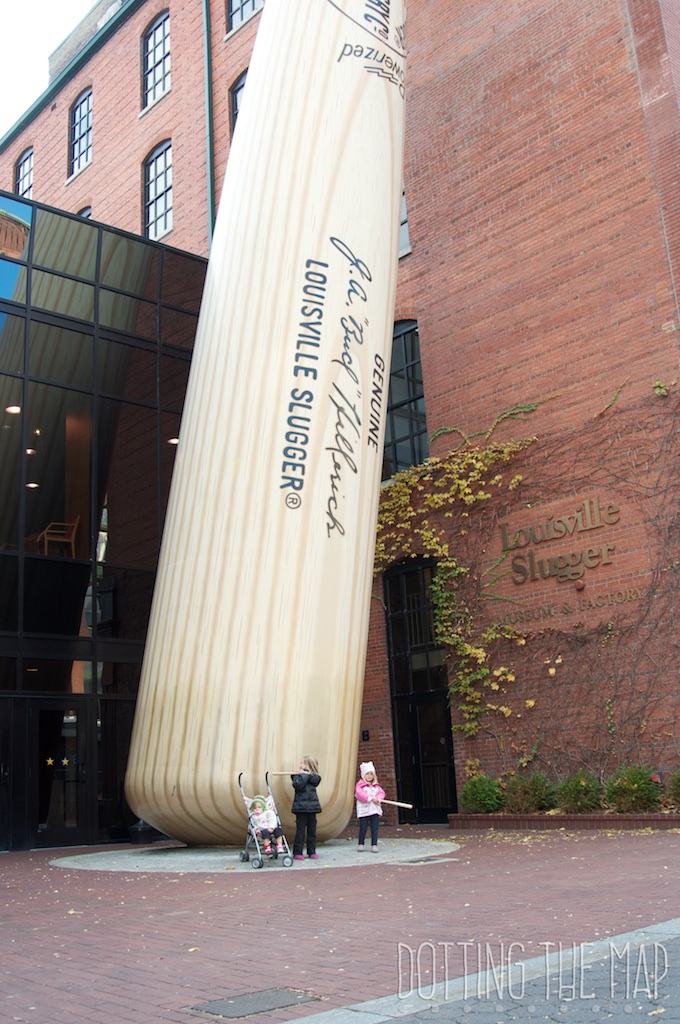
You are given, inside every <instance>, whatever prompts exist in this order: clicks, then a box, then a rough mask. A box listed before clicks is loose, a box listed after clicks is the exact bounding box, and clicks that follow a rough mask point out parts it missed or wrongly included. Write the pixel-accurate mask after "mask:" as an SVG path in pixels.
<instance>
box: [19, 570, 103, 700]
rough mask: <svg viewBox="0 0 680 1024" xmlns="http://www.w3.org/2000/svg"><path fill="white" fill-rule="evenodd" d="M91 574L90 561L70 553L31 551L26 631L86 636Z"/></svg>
mask: <svg viewBox="0 0 680 1024" xmlns="http://www.w3.org/2000/svg"><path fill="white" fill-rule="evenodd" d="M89 576H90V567H89V565H88V564H87V563H86V562H77V561H74V560H73V559H72V558H68V557H66V556H63V557H49V558H44V557H41V558H39V557H34V556H31V555H29V556H28V557H27V558H26V559H25V562H24V588H25V589H24V631H25V632H26V633H46V634H50V635H53V636H72V637H76V636H86V635H87V631H86V629H85V626H84V619H85V596H86V593H87V585H88V582H89ZM57 595H58V597H57ZM38 689H44V687H38ZM67 692H70V691H67Z"/></svg>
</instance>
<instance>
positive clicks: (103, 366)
mask: <svg viewBox="0 0 680 1024" xmlns="http://www.w3.org/2000/svg"><path fill="white" fill-rule="evenodd" d="M97 385H98V388H99V390H100V391H102V392H106V393H107V394H111V395H118V396H120V397H125V398H137V399H139V400H140V401H143V402H147V403H153V404H154V405H155V403H156V353H155V352H152V351H150V350H149V349H143V348H135V347H134V346H133V345H119V344H118V343H117V342H115V341H105V340H103V339H100V341H99V348H98V357H97Z"/></svg>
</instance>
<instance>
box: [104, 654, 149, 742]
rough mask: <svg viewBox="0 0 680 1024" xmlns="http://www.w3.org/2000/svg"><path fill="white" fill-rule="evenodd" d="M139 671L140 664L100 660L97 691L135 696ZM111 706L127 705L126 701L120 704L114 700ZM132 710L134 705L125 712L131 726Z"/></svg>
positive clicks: (140, 668)
mask: <svg viewBox="0 0 680 1024" xmlns="http://www.w3.org/2000/svg"><path fill="white" fill-rule="evenodd" d="M141 671H142V666H141V664H132V665H125V664H122V665H121V664H117V663H114V662H109V661H105V662H102V663H101V664H100V665H99V692H100V693H103V694H105V695H106V696H109V695H111V696H122V697H125V696H129V697H136V696H137V691H138V690H139V677H140V675H141ZM112 707H127V703H124V704H122V705H121V704H119V703H118V702H116V704H112ZM133 711H134V705H132V706H131V707H130V709H129V710H128V712H127V714H128V715H129V724H130V726H132V717H133ZM126 717H127V716H126Z"/></svg>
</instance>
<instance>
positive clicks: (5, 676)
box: [0, 570, 17, 690]
mask: <svg viewBox="0 0 680 1024" xmlns="http://www.w3.org/2000/svg"><path fill="white" fill-rule="evenodd" d="M0 572H1V570H0ZM4 583H5V580H4V578H2V584H0V586H4ZM1 592H2V591H0V593H1ZM0 615H1V613H0ZM0 628H2V627H0ZM16 688H17V663H16V658H0V690H16Z"/></svg>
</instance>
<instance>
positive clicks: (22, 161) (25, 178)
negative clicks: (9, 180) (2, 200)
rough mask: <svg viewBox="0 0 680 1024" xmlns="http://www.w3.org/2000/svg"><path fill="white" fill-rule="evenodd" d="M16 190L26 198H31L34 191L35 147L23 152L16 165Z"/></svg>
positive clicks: (17, 193)
mask: <svg viewBox="0 0 680 1024" xmlns="http://www.w3.org/2000/svg"><path fill="white" fill-rule="evenodd" d="M14 192H15V194H16V195H18V196H23V197H24V199H30V198H31V194H32V192H33V147H32V146H30V147H29V148H28V149H25V150H24V152H23V153H22V154H21V156H20V157H19V159H18V160H17V162H16V164H15V165H14Z"/></svg>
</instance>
